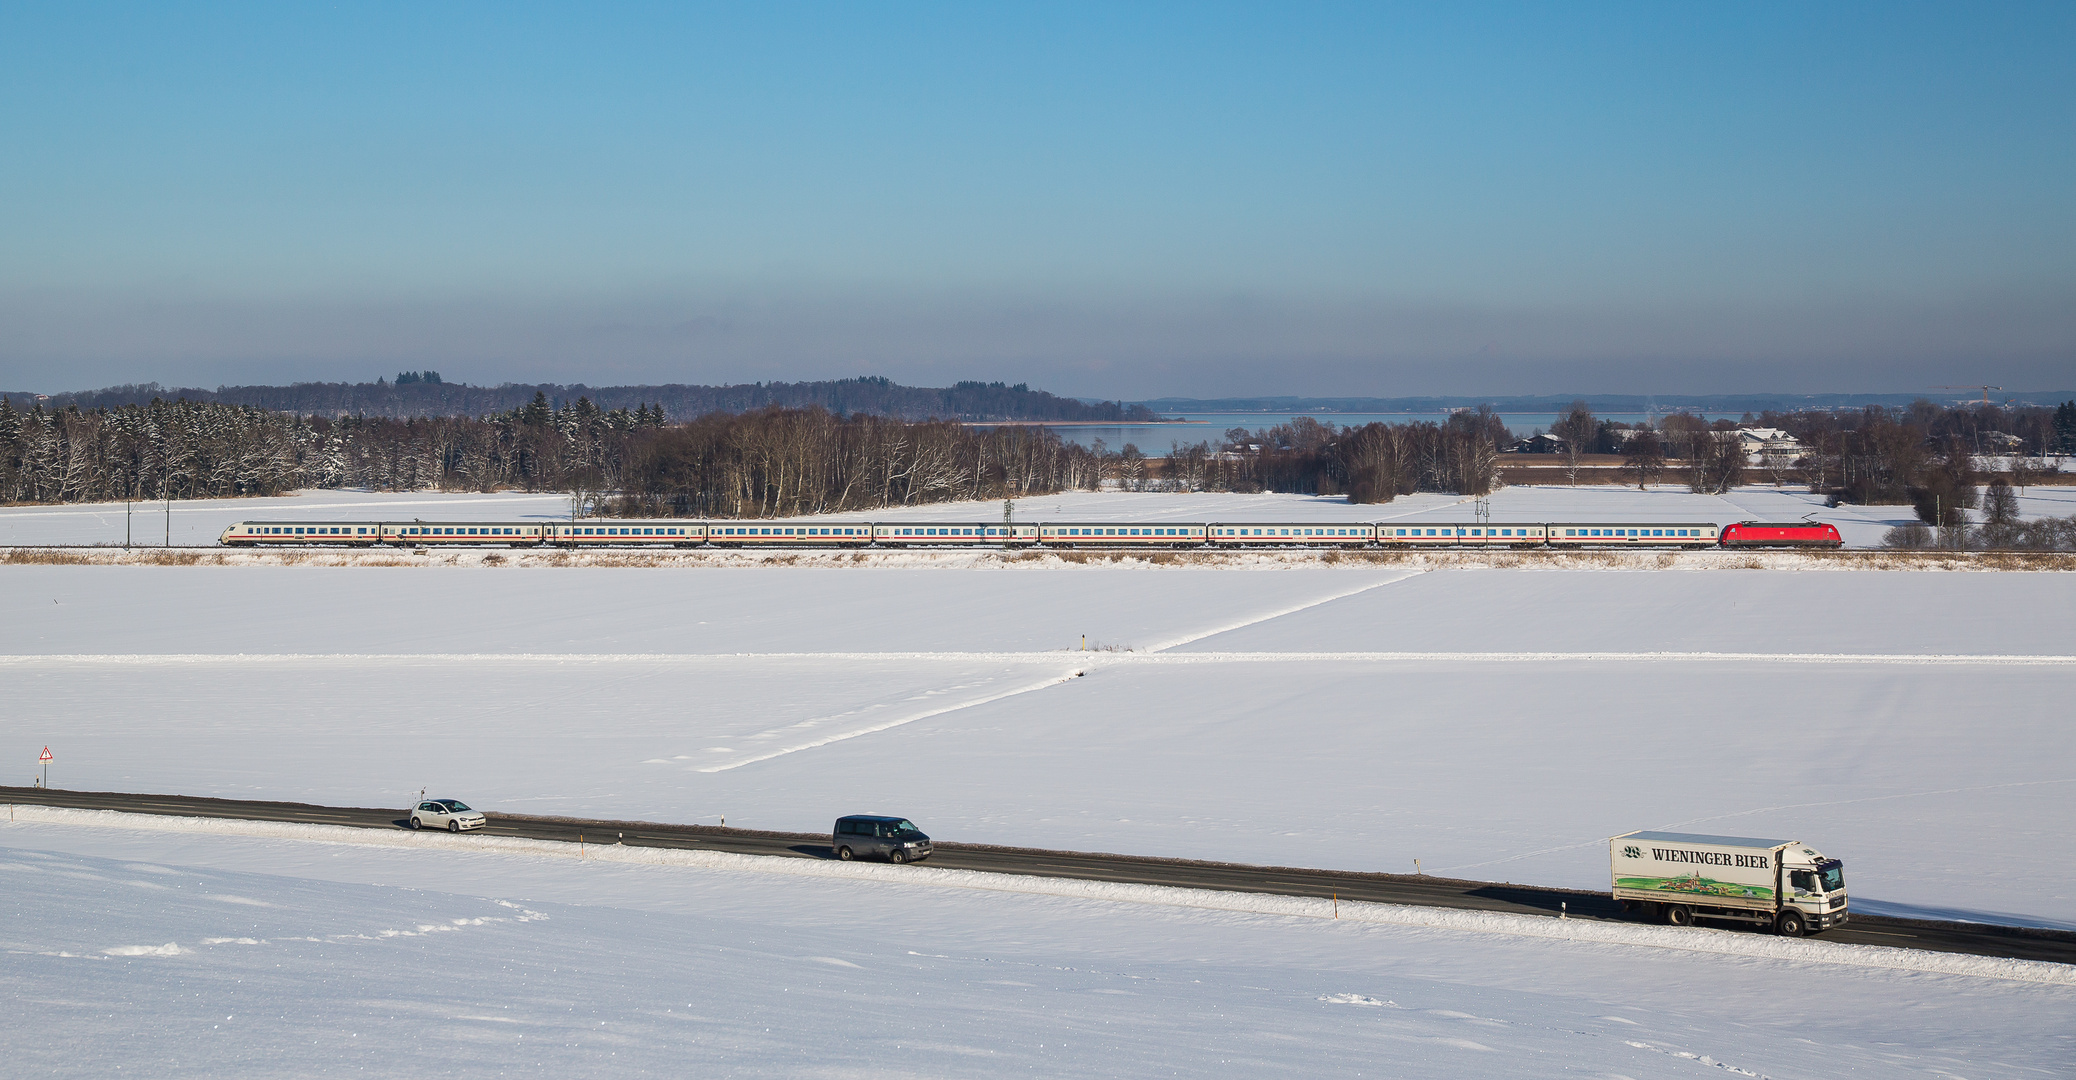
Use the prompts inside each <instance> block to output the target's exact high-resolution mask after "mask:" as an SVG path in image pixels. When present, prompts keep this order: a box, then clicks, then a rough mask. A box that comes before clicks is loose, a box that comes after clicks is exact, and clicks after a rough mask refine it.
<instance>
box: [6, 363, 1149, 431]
mask: <svg viewBox="0 0 2076 1080" xmlns="http://www.w3.org/2000/svg"><path fill="white" fill-rule="evenodd" d="M535 394H545V395H547V398H548V400H549V402H550V403H551V404H555V405H560V404H562V403H564V402H570V401H575V400H577V399H578V398H580V397H586V398H590V399H591V402H592V404H594V405H597V406H598V407H599V408H601V409H608V410H610V409H621V408H625V409H633V408H635V407H637V406H640V405H661V406H663V411H664V415H666V416H668V417H670V418H671V419H673V420H689V419H691V418H692V417H695V416H703V415H705V414H707V413H712V412H729V413H740V412H749V411H752V410H755V409H761V408H764V407H766V406H769V405H779V406H784V407H786V408H806V407H808V406H813V405H818V406H820V407H822V408H824V409H827V410H829V411H830V412H834V413H839V414H849V413H868V414H872V415H878V416H893V417H900V418H901V419H904V420H924V419H930V418H938V419H945V420H973V421H986V420H1028V421H1054V422H1062V421H1064V422H1074V421H1081V422H1099V423H1100V422H1104V421H1111V422H1118V421H1141V420H1155V419H1159V416H1158V414H1156V413H1154V412H1153V411H1152V410H1150V409H1147V408H1145V407H1143V406H1138V405H1126V404H1123V403H1120V402H1093V403H1091V402H1085V401H1079V400H1076V399H1074V398H1064V397H1059V396H1057V395H1054V394H1048V393H1046V392H1045V391H1043V390H1033V389H1031V388H1029V387H1028V386H1026V385H1024V384H1022V383H1018V384H1016V385H1014V386H1006V385H1004V384H1002V383H998V382H997V383H981V382H962V383H959V384H957V385H955V386H949V387H944V388H935V387H924V386H902V385H900V384H898V383H895V382H893V381H891V380H888V379H885V378H879V377H866V378H859V379H838V380H833V381H828V382H801V383H778V382H774V383H743V384H740V385H736V386H687V385H683V384H678V383H672V384H669V385H665V386H585V385H583V384H582V383H577V384H572V385H568V386H564V385H559V384H553V383H541V384H538V385H527V384H521V383H506V384H504V385H502V386H469V385H466V384H463V383H450V382H442V381H440V377H439V375H438V374H436V373H432V372H404V373H402V374H401V375H400V376H399V378H398V381H396V382H390V381H389V380H387V379H378V380H376V381H375V382H371V383H296V384H294V385H292V386H219V387H217V388H216V389H214V390H203V389H199V388H194V387H186V388H168V387H163V386H160V385H158V384H157V383H145V384H142V385H136V386H111V387H108V388H106V389H102V390H85V391H80V392H77V393H70V394H51V395H49V396H47V397H45V396H42V395H36V394H15V395H10V396H11V397H12V398H13V400H14V402H15V404H16V405H17V406H18V407H20V406H24V405H26V404H28V403H31V402H34V401H37V400H39V399H40V400H41V401H42V402H43V406H44V408H46V409H51V408H59V409H62V408H64V407H65V406H67V405H78V406H79V407H80V408H82V409H92V408H98V407H103V406H108V407H113V406H118V405H129V404H143V403H148V402H150V401H151V400H152V399H153V398H163V399H165V400H167V401H172V400H176V399H178V398H186V399H187V400H189V401H211V402H220V403H222V404H226V405H250V406H255V407H258V408H262V409H272V410H274V411H276V412H285V413H295V414H298V415H302V416H326V417H341V416H382V417H393V418H402V417H411V416H483V415H486V414H489V413H498V412H505V411H508V410H510V409H514V408H517V407H519V406H521V405H525V404H526V403H528V402H530V401H532V400H533V398H534V395H535Z"/></svg>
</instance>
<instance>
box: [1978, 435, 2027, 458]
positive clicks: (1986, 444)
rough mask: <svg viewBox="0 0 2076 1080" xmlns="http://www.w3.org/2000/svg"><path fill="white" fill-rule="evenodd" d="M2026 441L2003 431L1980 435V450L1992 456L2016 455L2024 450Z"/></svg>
mask: <svg viewBox="0 0 2076 1080" xmlns="http://www.w3.org/2000/svg"><path fill="white" fill-rule="evenodd" d="M2025 445H2026V441H2025V440H2024V439H2021V438H2019V437H2018V436H2016V435H2012V434H2010V433H2008V432H2003V431H1985V432H1983V433H1982V448H1983V449H1984V450H1987V451H1989V452H1990V453H1993V454H2016V453H2018V452H2019V451H2020V450H2023V449H2025Z"/></svg>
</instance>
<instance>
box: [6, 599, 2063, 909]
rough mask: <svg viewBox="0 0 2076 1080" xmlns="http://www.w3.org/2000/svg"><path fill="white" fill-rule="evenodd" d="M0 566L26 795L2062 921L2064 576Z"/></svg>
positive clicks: (9, 732) (12, 740) (11, 747)
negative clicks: (1745, 869) (1628, 885)
mask: <svg viewBox="0 0 2076 1080" xmlns="http://www.w3.org/2000/svg"><path fill="white" fill-rule="evenodd" d="M0 581H4V583H5V588H4V589H0V622H4V624H5V625H6V626H7V627H8V629H7V630H6V632H5V633H4V634H0V650H4V653H5V654H7V655H5V656H0V677H4V678H5V679H6V680H7V683H8V685H9V686H10V687H11V688H12V691H13V693H12V695H11V697H12V702H13V708H12V710H11V716H10V722H9V723H8V724H7V725H6V726H5V728H4V729H0V761H9V762H14V763H16V765H15V766H14V768H15V769H16V770H18V772H17V775H16V776H15V777H11V778H10V779H13V780H15V781H16V782H22V781H23V780H26V779H27V778H28V777H29V776H30V775H31V770H32V769H33V765H32V763H33V761H34V758H35V755H36V752H37V751H38V750H40V749H41V747H42V746H43V745H45V744H50V745H51V746H52V747H53V750H54V752H55V754H56V755H57V758H58V760H57V762H56V765H55V771H54V773H53V782H54V783H57V784H59V785H60V786H66V787H74V788H85V789H101V790H110V789H112V790H128V791H177V792H185V793H190V794H207V795H223V796H230V797H248V798H288V799H302V800H311V801H317V802H327V803H348V804H354V805H378V806H380V805H402V804H403V802H404V801H405V800H406V798H407V797H408V796H409V794H410V793H414V792H416V791H417V790H418V789H419V788H420V787H422V786H430V787H431V788H433V789H435V790H436V792H439V791H443V792H446V793H449V794H451V795H455V796H459V797H462V798H466V799H469V800H471V801H474V802H477V803H480V804H483V805H486V806H488V807H490V808H492V809H494V810H507V811H514V812H532V813H566V814H580V815H586V816H602V817H640V818H650V819H657V820H666V821H709V822H711V821H715V820H718V819H719V818H720V817H721V816H723V815H726V816H727V818H728V820H729V821H730V823H732V824H737V825H743V826H747V827H755V828H775V829H789V830H815V829H822V828H826V827H827V825H828V822H829V821H830V820H831V819H833V818H834V817H836V816H837V815H839V814H842V813H849V812H860V811H862V810H870V809H879V810H886V811H892V812H898V813H903V814H907V815H909V816H912V817H915V818H916V819H917V820H919V821H921V822H923V823H924V826H925V828H927V829H929V830H931V831H932V832H933V833H936V834H937V835H940V836H943V837H945V838H947V839H954V840H965V841H980V842H995V843H1007V844H1017V845H1025V846H1035V847H1060V848H1073V849H1084V850H1090V849H1093V850H1110V851H1126V852H1132V853H1137V854H1153V855H1175V856H1195V857H1208V858H1222V859H1236V860H1241V861H1249V862H1265V863H1297V864H1303V865H1313V866H1326V867H1337V868H1349V869H1381V870H1390V871H1404V870H1411V869H1412V868H1413V865H1414V863H1413V860H1415V859H1419V860H1421V865H1422V866H1423V867H1424V868H1426V869H1428V870H1431V871H1436V872H1445V873H1454V874H1460V875H1463V876H1473V877H1491V878H1495V879H1504V880H1514V881H1524V882H1535V883H1542V884H1552V885H1569V886H1581V887H1595V886H1600V885H1602V884H1604V883H1603V882H1602V881H1601V878H1602V877H1603V876H1604V874H1605V858H1606V856H1605V852H1604V851H1603V850H1602V849H1601V848H1600V846H1599V841H1600V839H1601V838H1602V837H1605V836H1608V835H1611V834H1614V833H1618V832H1625V831H1629V830H1633V829H1639V828H1667V827H1674V826H1678V827H1690V828H1694V829H1703V830H1715V831H1723V832H1730V833H1736V834H1744V835H1782V836H1792V837H1794V838H1799V839H1803V840H1807V841H1809V842H1812V843H1815V844H1817V845H1818V846H1820V847H1821V848H1823V849H1825V850H1826V851H1829V852H1831V853H1832V854H1836V855H1839V856H1840V857H1843V858H1845V859H1847V861H1848V863H1849V865H1850V866H1851V867H1852V871H1851V873H1852V881H1853V892H1854V896H1855V898H1856V902H1858V903H1860V904H1861V905H1862V906H1863V909H1868V910H1890V911H1897V912H1906V913H1908V912H1931V913H1942V914H1948V915H1952V916H1955V917H1963V918H1978V919H1993V920H2001V921H2013V922H2021V923H2035V924H2047V925H2061V926H2076V859H2071V858H2069V856H2070V855H2071V854H2076V852H2072V851H2071V847H2072V845H2076V841H2072V840H2071V839H2070V838H2071V837H2076V798H2072V797H2071V796H2072V795H2076V729H2071V728H2070V727H2069V726H2067V725H2064V724H2060V723H2056V722H2053V718H2054V717H2055V716H2056V715H2057V710H2059V709H2061V708H2062V707H2063V705H2064V703H2065V702H2066V701H2067V700H2068V699H2069V697H2070V695H2071V691H2072V690H2076V657H2072V656H2071V655H2070V654H2071V653H2076V649H2072V648H2071V647H2070V642H2072V641H2076V577H2071V576H2070V575H2066V574H2019V573H2007V574H1968V575H1936V574H1881V573H1864V572H1861V573H1854V572H1829V573H1811V574H1796V573H1782V572H1773V571H1709V572H1607V573H1591V572H1576V571H1443V572H1432V573H1412V572H1408V571H1404V570H1391V569H1376V568H1351V569H1341V570H1290V571H1286V572H1281V573H1273V574H1248V573H1239V574H1235V573H1229V572H1221V571H1216V570H1168V571H1162V572H1145V571H1136V570H1129V569H1093V568H1071V569H1061V570H1055V571H1036V572H1028V573H974V572H961V571H931V570H882V571H875V572H871V573H860V572H856V571H850V570H801V569H782V568H766V569H750V570H709V571H700V572H695V573H687V572H684V571H673V570H592V571H535V570H511V569H506V570H500V571H489V570H463V569H429V570H424V571H419V572H413V573H402V572H397V571H388V570H380V569H358V570H355V569H318V568H235V569H234V568H194V569H177V568H140V567H13V568H8V569H7V570H6V572H5V576H4V577H0ZM1083 635H1086V636H1087V639H1088V641H1089V642H1090V644H1091V646H1093V647H1096V648H1103V647H1114V648H1118V649H1129V650H1131V651H1129V652H1111V651H1098V652H1092V653H1081V652H1078V651H1070V650H1078V648H1079V646H1080V644H1081V641H1082V638H1083ZM1932 853H1936V856H1935V855H1934V854H1932ZM1986 882H1987V883H1991V884H1989V885H1988V886H1985V883H1986Z"/></svg>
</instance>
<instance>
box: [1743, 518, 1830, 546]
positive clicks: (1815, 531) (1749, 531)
mask: <svg viewBox="0 0 2076 1080" xmlns="http://www.w3.org/2000/svg"><path fill="white" fill-rule="evenodd" d="M1720 543H1721V544H1722V545H1723V546H1724V547H1726V548H1737V547H1814V548H1840V547H1844V546H1845V538H1844V537H1841V536H1839V535H1838V526H1836V525H1826V524H1824V523H1823V522H1821V521H1788V522H1767V521H1740V522H1738V523H1737V524H1735V525H1725V526H1723V537H1722V540H1721V541H1720Z"/></svg>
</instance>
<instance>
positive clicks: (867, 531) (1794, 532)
mask: <svg viewBox="0 0 2076 1080" xmlns="http://www.w3.org/2000/svg"><path fill="white" fill-rule="evenodd" d="M217 542H218V543H220V544H225V545H228V546H230V547H271V546H299V545H300V546H311V545H334V544H336V545H344V546H347V547H374V546H377V545H384V546H388V547H414V548H430V547H482V546H509V547H605V548H613V547H717V548H746V547H757V548H775V547H810V548H862V547H875V548H908V547H1006V548H1024V547H1039V548H1080V547H1105V548H1117V547H1126V548H1131V547H1165V548H1276V547H1315V548H1356V547H1360V548H1428V547H1474V548H1477V547H1481V548H1588V547H1591V548H1609V547H1651V548H1708V547H1726V548H1772V547H1798V548H1799V547H1806V548H1838V547H1843V546H1845V541H1844V540H1843V539H1842V538H1841V537H1840V536H1839V535H1838V529H1837V527H1836V526H1833V525H1828V524H1825V523H1823V522H1809V521H1795V522H1758V521H1740V522H1738V523H1736V524H1734V525H1724V526H1717V525H1714V524H1711V523H1709V522H1705V521H1678V522H1661V521H1654V522H1648V523H1646V522H1616V523H1599V522H1543V523H1528V524H1508V523H1500V524H1496V525H1495V524H1493V523H1491V522H1485V521H1480V522H1428V521H1423V522H1417V523H1406V522H1396V521H1386V522H1372V523H1364V522H1346V521H1276V522H1268V521H1247V522H1237V521H1236V522H1199V523H1184V522H1171V521H1161V522H1119V521H1100V522H1098V521H1087V522H1077V521H1069V522H1041V523H1038V524H1035V525H1023V524H1002V523H989V522H972V521H941V522H940V521H902V522H873V521H682V520H672V521H635V520H623V521H607V520H601V519H595V518H594V519H586V520H580V521H570V522H554V523H550V522H519V521H409V522H403V521H239V522H234V523H232V524H231V526H230V527H229V528H227V529H225V530H224V531H223V535H221V536H219V537H218V538H217Z"/></svg>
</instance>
